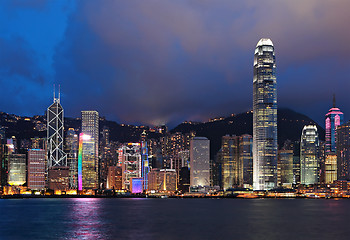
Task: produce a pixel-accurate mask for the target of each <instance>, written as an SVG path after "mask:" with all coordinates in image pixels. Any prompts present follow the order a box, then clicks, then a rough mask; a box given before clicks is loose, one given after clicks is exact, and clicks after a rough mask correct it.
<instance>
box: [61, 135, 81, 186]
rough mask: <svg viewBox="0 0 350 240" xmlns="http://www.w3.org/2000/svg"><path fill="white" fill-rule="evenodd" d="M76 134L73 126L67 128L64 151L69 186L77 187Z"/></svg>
mask: <svg viewBox="0 0 350 240" xmlns="http://www.w3.org/2000/svg"><path fill="white" fill-rule="evenodd" d="M78 141H79V140H78V135H77V134H76V133H75V131H74V129H73V128H70V129H68V131H67V134H66V143H65V149H64V150H65V152H66V154H67V164H68V167H69V187H70V188H72V189H77V188H78V179H77V177H78V144H79V143H78Z"/></svg>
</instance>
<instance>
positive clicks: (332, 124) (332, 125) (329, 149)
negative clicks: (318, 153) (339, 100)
mask: <svg viewBox="0 0 350 240" xmlns="http://www.w3.org/2000/svg"><path fill="white" fill-rule="evenodd" d="M343 121H344V116H343V113H342V112H341V111H340V109H339V108H337V107H335V94H333V107H332V108H331V109H329V111H328V113H327V114H326V149H325V150H326V154H330V153H336V135H337V134H336V131H337V127H338V126H339V125H342V124H343Z"/></svg>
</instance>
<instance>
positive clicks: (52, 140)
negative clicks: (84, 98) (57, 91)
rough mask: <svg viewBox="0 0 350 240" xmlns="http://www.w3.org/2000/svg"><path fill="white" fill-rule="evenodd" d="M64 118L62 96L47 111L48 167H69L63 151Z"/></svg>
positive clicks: (54, 99) (54, 100)
mask: <svg viewBox="0 0 350 240" xmlns="http://www.w3.org/2000/svg"><path fill="white" fill-rule="evenodd" d="M63 130H64V117H63V108H62V106H61V104H60V95H58V98H55V96H54V98H53V104H52V105H51V106H50V107H48V109H47V148H48V160H47V167H48V168H51V167H61V166H67V156H66V154H65V153H64V151H63Z"/></svg>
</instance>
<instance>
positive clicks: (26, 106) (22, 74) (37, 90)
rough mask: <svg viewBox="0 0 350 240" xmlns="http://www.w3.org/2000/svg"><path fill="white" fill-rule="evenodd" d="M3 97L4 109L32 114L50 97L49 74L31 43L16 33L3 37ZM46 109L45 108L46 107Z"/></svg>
mask: <svg viewBox="0 0 350 240" xmlns="http://www.w3.org/2000/svg"><path fill="white" fill-rule="evenodd" d="M0 49H1V54H0V66H1V68H0V85H1V86H2V87H1V89H2V94H0V101H1V102H2V105H3V106H5V107H4V109H2V110H3V111H8V112H20V113H22V114H32V113H33V112H37V108H38V106H39V107H40V106H41V107H43V106H44V105H43V103H44V104H45V99H46V98H47V95H46V92H45V91H43V90H46V83H45V76H43V75H42V74H41V73H42V71H41V69H40V68H39V67H38V65H37V61H38V59H37V58H36V55H35V54H34V51H33V49H31V47H30V46H29V45H28V43H27V42H26V41H25V40H24V39H22V38H20V37H16V36H13V37H11V38H9V39H8V40H7V39H0ZM42 112H43V111H42Z"/></svg>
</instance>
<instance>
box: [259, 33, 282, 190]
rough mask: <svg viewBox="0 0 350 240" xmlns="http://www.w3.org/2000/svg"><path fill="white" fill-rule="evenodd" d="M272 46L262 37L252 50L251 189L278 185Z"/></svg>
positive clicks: (275, 90) (275, 97)
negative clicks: (253, 50) (253, 52)
mask: <svg viewBox="0 0 350 240" xmlns="http://www.w3.org/2000/svg"><path fill="white" fill-rule="evenodd" d="M275 71H276V61H275V52H274V46H273V43H272V41H271V40H270V39H268V38H262V39H260V41H259V42H258V44H257V45H256V48H255V54H254V78H253V188H254V190H268V189H272V188H275V187H276V182H277V88H276V74H275Z"/></svg>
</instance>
